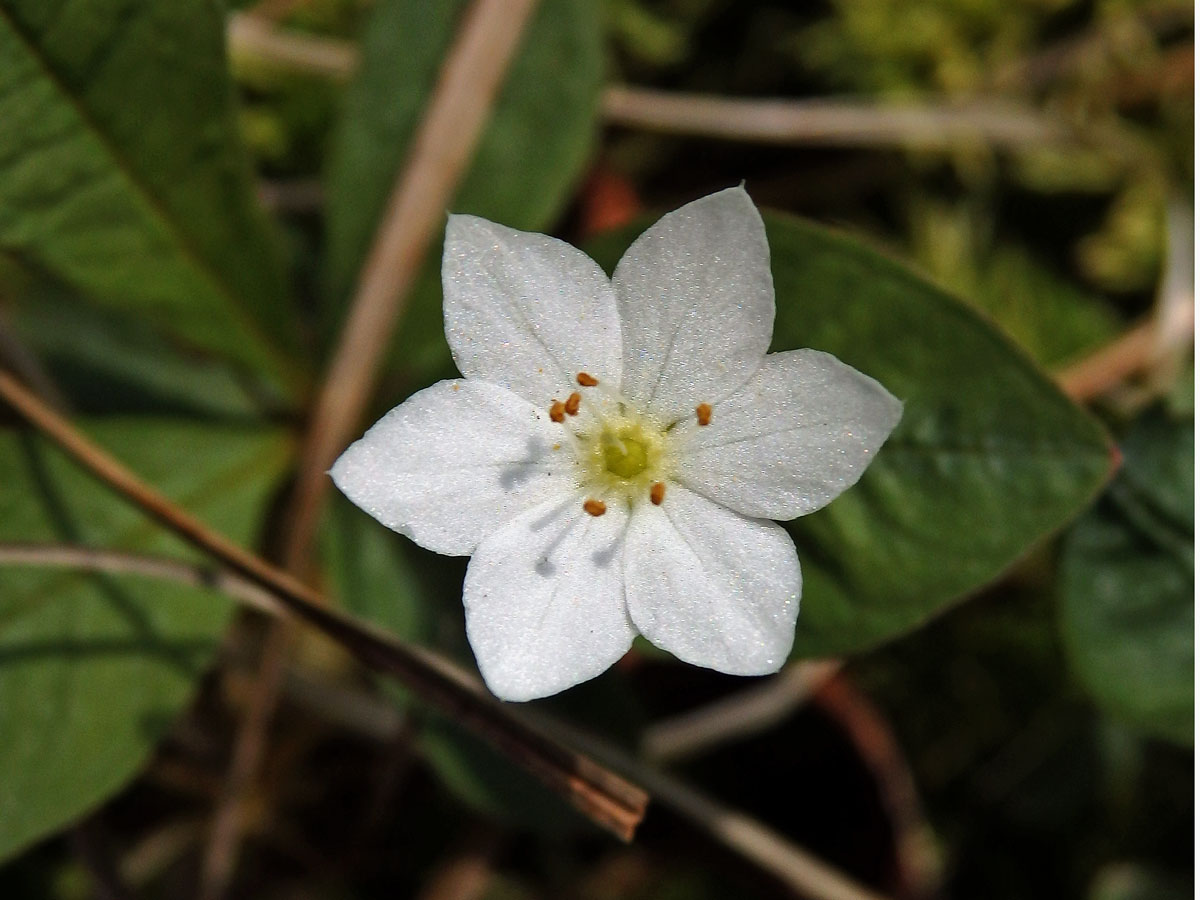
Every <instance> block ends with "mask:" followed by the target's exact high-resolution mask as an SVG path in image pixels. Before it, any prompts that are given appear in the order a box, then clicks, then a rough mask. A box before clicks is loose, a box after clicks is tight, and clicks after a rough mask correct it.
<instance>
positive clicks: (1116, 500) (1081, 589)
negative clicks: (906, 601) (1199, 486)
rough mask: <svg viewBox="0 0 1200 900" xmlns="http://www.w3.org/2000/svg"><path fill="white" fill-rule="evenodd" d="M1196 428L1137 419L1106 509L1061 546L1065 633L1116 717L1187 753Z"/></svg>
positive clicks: (1187, 422) (1188, 421) (1187, 421)
mask: <svg viewBox="0 0 1200 900" xmlns="http://www.w3.org/2000/svg"><path fill="white" fill-rule="evenodd" d="M1195 450H1196V447H1195V423H1194V421H1193V419H1192V417H1191V416H1190V415H1189V416H1187V417H1186V418H1185V417H1180V418H1174V419H1172V418H1168V417H1167V415H1166V414H1165V413H1164V412H1162V411H1161V410H1156V411H1152V412H1150V413H1147V414H1146V415H1145V416H1143V417H1142V418H1141V419H1140V420H1139V421H1138V422H1137V423H1136V424H1135V426H1134V428H1133V430H1132V431H1131V432H1130V434H1129V436H1128V437H1127V438H1126V441H1125V443H1124V445H1123V447H1122V451H1123V453H1124V456H1125V460H1124V464H1123V465H1122V467H1121V472H1120V474H1119V475H1118V477H1117V479H1116V480H1115V481H1114V482H1113V484H1112V485H1111V486H1110V488H1109V489H1108V492H1107V493H1106V494H1105V496H1104V498H1103V500H1102V502H1101V503H1100V504H1099V505H1098V506H1097V507H1096V509H1094V510H1093V511H1092V512H1090V513H1089V514H1088V515H1087V516H1085V517H1084V518H1083V519H1081V520H1080V521H1079V522H1078V523H1077V524H1076V525H1075V526H1074V528H1073V529H1072V531H1071V533H1070V535H1069V536H1068V538H1067V543H1066V547H1065V551H1064V554H1063V561H1062V576H1061V577H1062V593H1063V600H1062V603H1063V631H1064V636H1065V639H1066V642H1067V648H1068V650H1069V651H1070V654H1071V657H1072V662H1073V663H1074V665H1075V668H1076V670H1077V671H1078V673H1079V677H1080V679H1081V680H1082V681H1083V683H1084V684H1085V685H1086V686H1087V688H1088V690H1089V691H1091V693H1092V694H1093V695H1095V697H1096V699H1097V701H1098V702H1099V703H1101V704H1102V705H1104V707H1105V708H1107V709H1108V710H1110V711H1111V712H1112V713H1113V714H1114V715H1116V716H1118V717H1119V718H1121V719H1124V720H1127V721H1129V722H1131V723H1132V724H1134V725H1137V726H1138V727H1140V728H1143V729H1145V730H1146V731H1149V732H1150V733H1152V734H1159V735H1162V736H1165V737H1169V738H1171V739H1172V740H1175V741H1178V742H1180V743H1183V744H1191V742H1192V736H1193V733H1194V730H1195V722H1194V718H1195V717H1194V713H1193V709H1194V706H1195V698H1194V696H1193V684H1194V680H1195V671H1194V658H1195V641H1194V633H1195V612H1194V607H1193V603H1194V598H1195V588H1196V583H1195V568H1196V559H1195V551H1194V547H1195V521H1194V515H1195V514H1194V509H1193V502H1194V500H1193V498H1194V497H1195V479H1194V473H1193V470H1192V465H1193V460H1194V459H1195Z"/></svg>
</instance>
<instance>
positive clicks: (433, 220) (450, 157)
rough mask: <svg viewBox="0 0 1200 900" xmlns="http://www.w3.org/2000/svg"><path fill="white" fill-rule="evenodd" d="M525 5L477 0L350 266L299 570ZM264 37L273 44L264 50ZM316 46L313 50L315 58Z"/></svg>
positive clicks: (268, 690)
mask: <svg viewBox="0 0 1200 900" xmlns="http://www.w3.org/2000/svg"><path fill="white" fill-rule="evenodd" d="M535 4H536V0H475V2H474V3H473V4H472V5H471V6H470V7H469V8H468V10H467V12H466V14H465V17H464V19H463V23H462V25H461V27H460V29H459V32H458V35H457V37H456V39H455V42H454V45H453V46H452V47H451V48H450V51H449V53H448V54H447V57H446V60H445V62H444V63H443V66H442V72H441V75H440V77H439V80H438V83H437V85H436V86H435V88H434V90H433V93H432V95H431V97H430V102H429V106H428V108H427V110H426V112H425V115H424V118H423V119H422V121H421V124H420V126H419V127H418V129H417V133H416V135H415V137H414V140H413V148H412V152H411V155H410V156H409V159H408V161H407V163H406V164H405V166H404V167H403V169H402V170H401V172H400V174H399V176H398V177H397V179H396V183H395V185H394V187H393V190H392V195H391V198H390V200H389V202H388V206H387V208H386V210H385V211H384V214H383V218H382V220H381V222H380V225H379V228H378V231H377V232H376V235H375V241H374V244H373V246H372V248H371V251H370V253H369V254H368V257H367V260H366V263H365V264H364V266H363V270H362V273H361V274H360V277H359V284H358V288H357V291H356V294H355V296H354V299H353V302H352V304H351V308H350V313H349V316H348V318H347V321H346V325H345V327H344V329H343V331H342V334H341V337H340V339H339V341H338V344H337V346H336V348H335V350H334V353H333V357H332V362H331V363H330V366H329V370H328V372H327V373H326V376H325V378H324V380H323V382H322V386H321V389H320V391H319V393H318V395H317V399H316V403H315V405H314V408H313V412H312V415H311V417H310V420H309V423H308V428H307V431H306V433H305V438H304V441H303V443H302V446H301V450H300V460H299V468H298V472H297V477H296V482H295V486H294V489H293V493H292V496H291V498H290V502H289V506H288V511H287V514H286V515H285V516H284V518H283V521H284V522H285V523H286V526H285V527H286V531H285V533H284V535H283V540H282V545H283V562H284V567H285V568H286V569H287V570H288V571H289V572H292V573H293V574H298V575H303V574H304V573H303V572H301V571H299V570H300V569H301V568H302V567H303V565H304V564H305V561H306V560H307V559H308V556H309V549H310V547H311V546H312V542H313V538H314V536H315V534H316V530H317V524H318V522H319V520H320V516H321V509H322V506H323V501H324V498H325V495H326V492H327V491H328V487H329V485H328V481H329V479H328V477H327V475H326V472H327V470H328V468H329V466H330V465H331V464H332V463H333V460H334V459H335V458H336V456H337V454H338V453H339V452H340V451H341V450H342V449H343V448H344V447H345V445H346V443H347V442H348V441H349V439H350V438H351V437H352V435H353V432H354V430H355V428H356V427H357V425H358V421H359V419H360V418H361V416H362V413H363V410H364V409H365V407H366V403H367V399H368V397H369V394H370V390H371V387H372V385H373V383H374V380H375V377H376V374H377V370H378V367H379V362H380V361H381V359H382V357H383V353H384V350H385V349H386V347H387V344H388V341H389V340H390V339H391V333H392V329H393V327H394V325H395V323H396V320H397V319H398V318H399V316H400V312H401V310H402V309H403V302H404V300H405V298H406V296H407V293H408V289H409V287H410V286H411V284H412V282H413V280H414V279H415V277H416V275H417V272H418V271H419V269H420V265H421V263H422V261H423V260H424V258H425V253H426V251H427V250H428V248H429V244H430V242H431V241H432V240H433V237H434V235H435V234H436V232H437V230H438V227H439V225H440V223H441V220H442V218H443V216H444V215H445V210H446V207H447V206H448V205H449V202H450V199H451V197H452V196H453V193H454V189H455V187H456V186H457V184H458V182H459V180H460V179H461V177H462V175H463V172H464V171H465V170H466V167H467V164H468V163H469V162H470V160H471V157H472V155H473V154H474V151H475V147H476V145H477V143H478V140H479V138H480V136H481V135H482V133H483V128H484V126H485V125H486V123H487V120H488V118H489V115H490V113H491V108H492V105H493V102H494V100H495V97H496V94H497V93H498V91H499V89H500V85H501V83H502V81H503V77H504V73H505V72H506V71H507V70H508V65H509V63H510V62H511V60H512V58H513V55H514V54H515V52H516V48H517V43H518V39H519V38H520V36H521V33H522V32H523V30H524V26H525V23H526V21H527V20H528V18H529V15H530V13H531V12H532V10H533V8H534V6H535ZM272 35H275V37H274V38H272ZM258 37H259V41H258V48H259V50H260V51H261V50H264V49H267V50H272V51H273V52H282V51H284V50H287V51H288V52H291V51H292V50H303V52H304V53H305V54H307V57H305V60H306V62H313V61H316V60H317V59H318V58H320V59H323V60H325V61H330V57H331V54H330V53H329V52H328V50H329V47H328V44H327V42H326V44H325V45H318V44H311V43H309V44H305V45H304V46H303V47H302V46H301V45H300V44H298V43H297V42H296V41H295V40H289V39H287V38H286V37H284V36H282V34H281V33H278V32H275V31H273V30H272V29H271V28H270V26H268V25H263V27H262V31H261V32H260V33H259V36H258ZM243 40H245V35H244V33H243ZM271 40H276V44H275V45H274V46H273V47H268V46H267V43H268V42H269V41H271ZM279 41H284V43H282V44H280V43H279ZM288 48H291V49H288ZM321 52H323V53H324V54H325V55H324V56H323V57H319V56H318V53H321ZM332 56H334V57H336V54H332ZM332 62H333V68H334V69H337V68H338V66H342V67H343V68H344V67H345V65H346V64H347V63H348V58H345V57H343V58H341V59H340V61H339V60H338V59H336V58H335V59H333V60H332ZM291 639H292V635H291V633H290V631H289V629H288V627H287V624H286V623H277V624H275V625H273V626H272V628H271V630H270V631H269V632H268V635H267V639H266V640H265V642H264V644H263V650H262V662H261V667H260V670H259V683H258V685H257V687H256V689H255V691H254V692H253V693H252V695H251V702H250V706H249V708H248V709H247V711H246V713H245V716H244V718H243V721H242V726H241V728H240V729H239V732H238V735H237V737H236V739H235V741H234V755H233V760H232V762H231V764H230V767H229V779H228V783H227V788H226V792H225V795H224V797H223V798H222V801H221V803H220V804H219V805H218V809H217V812H216V815H215V816H214V823H213V835H212V840H211V841H210V843H209V848H208V853H207V854H206V857H205V864H204V877H203V887H202V890H201V897H202V898H205V900H216V898H218V897H220V896H221V895H223V894H224V892H225V888H226V886H227V885H228V883H229V881H230V879H231V877H232V873H233V867H234V864H235V862H236V856H237V848H238V844H239V842H240V835H241V819H242V816H241V798H242V797H243V796H244V794H245V793H246V791H247V789H248V787H249V785H250V783H251V782H252V781H253V779H254V777H255V775H256V773H257V771H258V768H259V764H260V761H261V759H262V756H263V753H264V752H265V748H266V740H267V728H268V725H269V723H270V720H271V718H272V716H273V713H274V710H275V707H276V705H277V701H278V697H279V692H280V689H281V687H282V682H283V675H284V664H285V660H286V657H287V654H288V649H289V646H290V643H291Z"/></svg>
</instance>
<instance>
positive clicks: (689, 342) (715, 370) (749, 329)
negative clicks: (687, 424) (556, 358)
mask: <svg viewBox="0 0 1200 900" xmlns="http://www.w3.org/2000/svg"><path fill="white" fill-rule="evenodd" d="M613 286H614V287H615V288H616V289H617V303H618V304H619V308H620V311H621V328H622V331H623V340H624V370H625V372H624V378H623V381H622V393H623V394H624V395H625V396H626V397H628V398H629V399H630V400H632V401H634V403H636V404H637V405H638V406H639V407H641V408H642V409H644V410H647V411H649V412H650V413H651V414H653V415H654V416H655V417H657V418H658V419H660V420H662V421H664V422H671V421H674V420H676V419H678V418H680V417H681V416H683V415H685V414H687V413H689V412H690V411H691V410H694V409H695V408H696V406H697V404H699V403H715V402H717V401H718V400H720V399H722V398H723V397H725V396H726V395H727V394H729V393H731V392H732V391H734V390H735V389H737V388H738V387H739V386H740V385H741V384H742V383H744V382H745V381H746V379H748V378H749V377H750V375H751V374H752V373H753V372H754V370H755V369H756V368H757V367H758V365H759V364H760V363H761V362H762V358H763V354H764V353H766V352H767V345H768V344H770V343H771V329H772V327H773V326H774V322H775V289H774V287H773V284H772V281H771V266H770V255H769V250H768V248H767V235H766V231H765V230H764V229H763V223H762V217H760V216H759V214H758V210H757V209H755V208H754V204H753V203H752V202H751V201H750V197H749V195H748V194H747V193H746V192H745V191H744V190H742V189H741V188H730V189H728V190H725V191H721V192H719V193H716V194H711V195H710V196H708V197H704V198H702V199H700V200H697V201H695V202H694V203H689V204H688V205H687V206H684V207H682V208H680V209H677V210H676V211H675V212H673V213H668V214H667V215H665V216H663V217H662V218H661V219H659V220H658V222H657V223H655V224H654V225H653V226H651V227H650V229H649V230H647V231H646V232H645V233H644V234H643V235H642V236H641V237H639V238H638V239H637V240H636V241H634V242H633V245H632V246H631V247H630V248H629V250H628V252H626V254H625V256H624V257H623V258H622V259H621V261H620V263H618V264H617V269H616V272H615V273H614V274H613Z"/></svg>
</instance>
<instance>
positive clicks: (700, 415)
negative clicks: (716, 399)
mask: <svg viewBox="0 0 1200 900" xmlns="http://www.w3.org/2000/svg"><path fill="white" fill-rule="evenodd" d="M696 421H697V422H699V423H700V424H701V425H707V424H708V423H709V422H711V421H712V405H711V404H708V403H701V404H700V405H699V406H697V407H696Z"/></svg>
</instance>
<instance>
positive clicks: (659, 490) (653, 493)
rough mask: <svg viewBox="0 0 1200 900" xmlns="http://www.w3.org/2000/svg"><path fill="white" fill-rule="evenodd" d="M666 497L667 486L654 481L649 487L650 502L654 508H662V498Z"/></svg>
mask: <svg viewBox="0 0 1200 900" xmlns="http://www.w3.org/2000/svg"><path fill="white" fill-rule="evenodd" d="M665 496H667V486H666V485H665V484H663V483H662V482H661V481H656V482H654V484H652V485H650V502H651V503H653V504H654V505H655V506H662V502H663V497H665Z"/></svg>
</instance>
